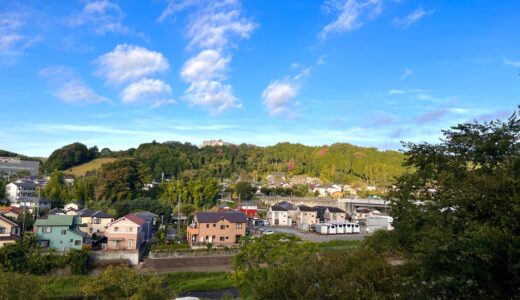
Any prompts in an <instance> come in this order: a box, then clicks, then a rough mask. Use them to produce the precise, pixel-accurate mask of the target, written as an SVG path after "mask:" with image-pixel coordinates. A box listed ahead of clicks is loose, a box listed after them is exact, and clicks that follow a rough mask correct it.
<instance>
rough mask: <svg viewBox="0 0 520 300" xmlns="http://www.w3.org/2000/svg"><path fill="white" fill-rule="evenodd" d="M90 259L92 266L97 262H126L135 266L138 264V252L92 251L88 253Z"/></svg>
mask: <svg viewBox="0 0 520 300" xmlns="http://www.w3.org/2000/svg"><path fill="white" fill-rule="evenodd" d="M90 259H92V262H93V263H94V264H96V263H97V262H106V261H121V260H127V261H128V264H129V265H131V266H137V265H138V264H139V252H138V251H137V250H126V251H115V250H114V251H112V250H108V251H107V250H105V251H92V252H91V253H90Z"/></svg>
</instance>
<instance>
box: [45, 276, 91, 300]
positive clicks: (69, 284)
mask: <svg viewBox="0 0 520 300" xmlns="http://www.w3.org/2000/svg"><path fill="white" fill-rule="evenodd" d="M88 279H89V276H81V275H73V276H42V277H41V280H42V285H43V286H44V287H45V289H46V290H47V291H48V292H49V295H52V296H53V297H67V296H68V297H70V296H82V295H83V293H82V292H81V287H82V286H83V284H84V283H85V281H86V280H88Z"/></svg>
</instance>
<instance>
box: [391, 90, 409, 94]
mask: <svg viewBox="0 0 520 300" xmlns="http://www.w3.org/2000/svg"><path fill="white" fill-rule="evenodd" d="M405 93H406V91H403V90H389V91H388V94H390V95H401V94H405Z"/></svg>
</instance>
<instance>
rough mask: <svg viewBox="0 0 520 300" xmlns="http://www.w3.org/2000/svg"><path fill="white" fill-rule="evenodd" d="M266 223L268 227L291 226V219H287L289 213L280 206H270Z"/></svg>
mask: <svg viewBox="0 0 520 300" xmlns="http://www.w3.org/2000/svg"><path fill="white" fill-rule="evenodd" d="M267 222H269V225H270V226H291V224H292V219H291V218H289V211H288V210H287V208H285V207H283V206H281V205H277V204H275V205H272V206H271V207H269V211H268V212H267Z"/></svg>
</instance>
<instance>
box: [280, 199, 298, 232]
mask: <svg viewBox="0 0 520 300" xmlns="http://www.w3.org/2000/svg"><path fill="white" fill-rule="evenodd" d="M277 205H279V206H281V207H283V208H285V209H287V218H288V220H287V222H288V223H287V224H288V225H289V226H295V225H296V206H295V205H294V204H292V203H291V202H287V201H281V202H278V203H277Z"/></svg>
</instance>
